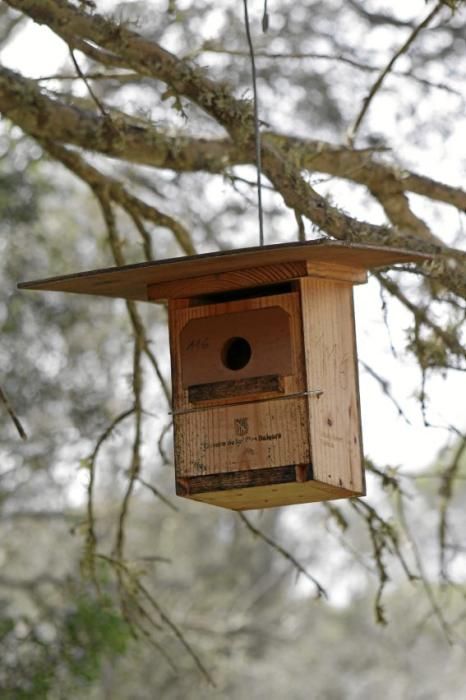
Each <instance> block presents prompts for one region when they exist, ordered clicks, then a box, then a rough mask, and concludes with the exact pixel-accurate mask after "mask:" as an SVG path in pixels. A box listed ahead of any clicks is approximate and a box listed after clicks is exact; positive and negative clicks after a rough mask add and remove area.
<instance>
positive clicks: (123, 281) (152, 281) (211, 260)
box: [18, 239, 431, 301]
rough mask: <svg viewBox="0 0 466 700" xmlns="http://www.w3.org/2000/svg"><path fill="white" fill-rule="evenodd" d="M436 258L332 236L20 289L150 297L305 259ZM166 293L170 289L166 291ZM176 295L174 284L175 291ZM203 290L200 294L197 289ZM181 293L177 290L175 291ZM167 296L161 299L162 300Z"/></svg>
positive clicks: (371, 262)
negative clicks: (162, 287) (160, 289)
mask: <svg viewBox="0 0 466 700" xmlns="http://www.w3.org/2000/svg"><path fill="white" fill-rule="evenodd" d="M430 258H431V256H429V255H425V254H422V253H417V252H413V251H409V250H403V249H395V248H386V247H382V246H365V245H362V244H355V243H345V242H342V241H331V240H328V239H325V240H318V241H306V242H305V243H281V244H278V245H269V246H262V247H255V248H243V249H240V250H229V251H220V252H219V251H215V252H213V253H205V254H203V255H196V256H190V257H180V258H171V259H168V260H155V261H152V262H148V263H137V264H135V265H125V266H123V267H113V268H107V269H101V270H91V271H88V272H80V273H77V274H72V275H65V276H60V277H52V278H49V279H44V280H34V281H31V282H23V283H21V284H19V285H18V286H19V288H20V289H38V290H48V291H63V292H74V293H77V294H97V295H101V296H109V297H123V298H125V299H134V300H141V301H147V300H148V291H147V290H148V287H149V286H151V285H157V284H162V283H165V282H175V281H176V282H179V283H180V284H181V288H182V289H184V288H185V280H186V279H187V278H199V277H203V276H205V275H208V276H211V275H217V274H222V273H227V272H236V271H240V270H242V271H244V270H247V269H251V268H258V267H263V266H270V265H276V264H283V263H284V264H289V263H292V264H293V265H294V264H296V263H299V262H300V261H309V262H313V263H317V262H321V263H330V264H332V265H334V264H337V265H343V266H345V267H350V268H351V267H355V268H357V269H359V270H361V269H363V270H370V269H373V268H377V267H385V266H389V265H393V264H395V263H398V262H400V263H406V262H413V261H414V262H423V261H425V260H429V259H430ZM164 293H165V292H164ZM171 293H172V294H173V288H172V290H171ZM196 293H198V292H196ZM175 296H176V292H175ZM165 298H166V297H160V298H159V299H158V300H159V301H163V300H164V299H165Z"/></svg>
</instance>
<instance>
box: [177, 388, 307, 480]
mask: <svg viewBox="0 0 466 700" xmlns="http://www.w3.org/2000/svg"><path fill="white" fill-rule="evenodd" d="M174 424H175V472H176V478H177V479H179V478H180V477H186V476H188V477H189V476H205V475H209V474H224V473H227V472H238V471H251V470H255V469H264V468H270V467H280V466H284V465H290V464H308V463H309V462H310V452H309V418H308V413H307V400H306V397H300V398H283V399H282V398H280V399H279V400H269V401H255V402H253V401H252V402H250V403H247V404H239V405H235V404H232V405H229V406H219V407H215V408H207V409H205V410H197V411H194V412H192V413H187V414H182V415H175V416H174Z"/></svg>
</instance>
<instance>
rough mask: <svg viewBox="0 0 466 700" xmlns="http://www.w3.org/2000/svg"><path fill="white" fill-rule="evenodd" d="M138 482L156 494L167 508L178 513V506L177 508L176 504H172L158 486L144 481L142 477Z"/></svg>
mask: <svg viewBox="0 0 466 700" xmlns="http://www.w3.org/2000/svg"><path fill="white" fill-rule="evenodd" d="M137 480H138V481H139V483H140V484H142V485H143V486H145V488H146V489H148V490H149V491H151V493H153V494H154V496H156V497H157V498H160V500H161V501H162V503H165V505H166V506H168V507H169V508H171V509H172V510H174V511H175V512H178V508H177V506H175V504H174V503H172V502H171V501H170V500H169V499H168V498H167V497H166V496H164V495H163V493H161V492H160V491H159V490H158V488H157V487H156V486H153V485H152V484H149V483H148V482H147V481H144V479H142V478H141V477H140V476H138V477H137Z"/></svg>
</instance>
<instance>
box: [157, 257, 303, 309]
mask: <svg viewBox="0 0 466 700" xmlns="http://www.w3.org/2000/svg"><path fill="white" fill-rule="evenodd" d="M307 274H308V273H307V265H306V262H305V261H297V262H287V263H280V264H277V265H265V266H263V267H251V268H246V269H244V270H233V271H231V272H230V271H228V272H218V273H216V274H210V275H203V276H202V277H189V278H187V279H181V280H170V281H168V282H159V283H158V284H152V285H150V286H148V287H147V298H148V299H150V300H158V299H173V298H180V297H193V296H204V295H206V294H214V293H218V292H227V291H231V290H234V289H245V288H251V287H263V286H267V285H271V284H279V283H280V282H287V281H289V280H292V279H297V278H298V277H305V276H306V275H307Z"/></svg>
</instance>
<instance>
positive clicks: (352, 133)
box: [348, 2, 444, 146]
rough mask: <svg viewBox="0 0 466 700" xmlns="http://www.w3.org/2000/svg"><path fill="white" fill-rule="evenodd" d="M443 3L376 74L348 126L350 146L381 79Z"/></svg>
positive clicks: (382, 79)
mask: <svg viewBox="0 0 466 700" xmlns="http://www.w3.org/2000/svg"><path fill="white" fill-rule="evenodd" d="M443 5H444V3H443V2H439V3H438V4H437V5H436V6H435V7H434V9H433V10H431V12H429V14H428V15H427V17H426V18H425V19H424V20H423V21H422V22H421V23H420V24H419V25H418V26H417V27H415V29H413V31H412V32H411V34H410V35H409V37H408V38H407V40H406V41H405V42H404V44H403V45H402V46H401V47H400V48H399V49H398V51H397V52H396V53H395V54H394V56H392V58H391V59H390V61H389V62H388V63H387V65H386V66H385V68H384V69H383V70H382V71H381V73H380V75H379V76H378V78H377V80H376V81H375V83H374V84H373V85H372V87H371V89H370V90H369V94H368V96H367V97H366V98H365V99H364V101H363V104H362V108H361V110H360V112H359V114H358V115H357V117H356V119H355V120H354V123H353V125H352V126H351V127H350V129H349V130H348V143H349V144H350V145H351V146H352V145H353V143H354V139H355V137H356V134H357V132H358V129H359V127H360V126H361V123H362V121H363V119H364V117H365V115H366V114H367V111H368V109H369V107H370V105H371V102H372V100H373V99H374V97H375V95H376V94H377V92H378V90H379V88H380V86H381V85H382V83H383V81H384V80H385V78H386V77H387V75H388V74H389V73H390V71H391V69H392V68H393V66H394V64H395V62H396V61H397V60H398V59H399V58H400V56H402V55H403V54H404V53H406V51H407V50H408V49H409V47H410V46H411V44H412V43H413V42H414V41H415V40H416V38H417V36H418V34H419V33H420V32H421V31H422V30H423V29H425V28H426V27H427V26H428V25H429V24H430V22H431V21H432V20H433V19H434V17H435V16H436V15H437V14H438V13H439V12H440V10H441V9H442V7H443Z"/></svg>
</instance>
